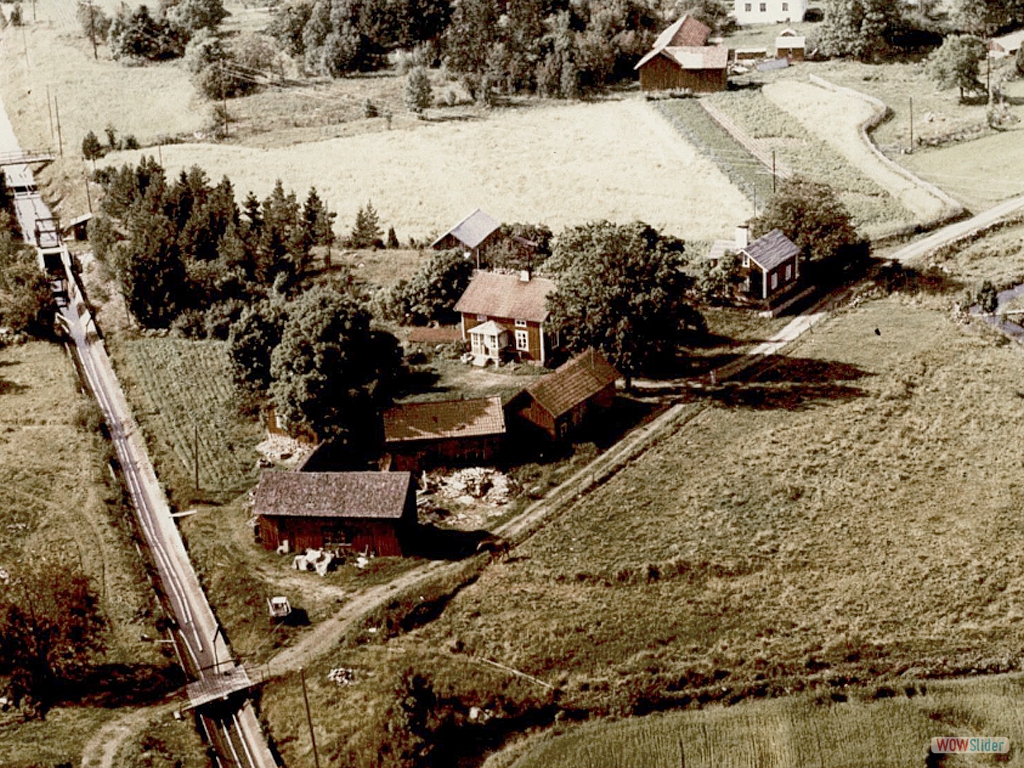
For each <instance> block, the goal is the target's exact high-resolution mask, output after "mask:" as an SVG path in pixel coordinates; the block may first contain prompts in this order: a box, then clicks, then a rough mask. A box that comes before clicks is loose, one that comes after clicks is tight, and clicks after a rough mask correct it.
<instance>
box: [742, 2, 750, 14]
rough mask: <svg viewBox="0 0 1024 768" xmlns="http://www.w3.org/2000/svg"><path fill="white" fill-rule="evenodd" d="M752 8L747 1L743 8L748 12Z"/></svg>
mask: <svg viewBox="0 0 1024 768" xmlns="http://www.w3.org/2000/svg"><path fill="white" fill-rule="evenodd" d="M750 8H751V5H750V3H745V4H744V5H743V10H744V11H746V12H747V13H750Z"/></svg>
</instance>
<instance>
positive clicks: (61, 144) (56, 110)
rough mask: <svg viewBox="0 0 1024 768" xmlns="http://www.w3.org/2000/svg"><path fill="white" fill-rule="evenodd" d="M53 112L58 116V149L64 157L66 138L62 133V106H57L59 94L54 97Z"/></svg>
mask: <svg viewBox="0 0 1024 768" xmlns="http://www.w3.org/2000/svg"><path fill="white" fill-rule="evenodd" d="M53 112H54V114H55V115H56V116H57V148H58V149H59V150H60V156H61V157H64V136H63V134H62V133H61V132H60V106H59V105H58V104H57V94H54V95H53Z"/></svg>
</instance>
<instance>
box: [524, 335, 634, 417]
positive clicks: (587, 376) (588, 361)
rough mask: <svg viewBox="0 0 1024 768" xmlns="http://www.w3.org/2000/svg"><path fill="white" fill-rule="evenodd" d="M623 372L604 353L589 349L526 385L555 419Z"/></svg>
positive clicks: (532, 395) (528, 390)
mask: <svg viewBox="0 0 1024 768" xmlns="http://www.w3.org/2000/svg"><path fill="white" fill-rule="evenodd" d="M619 376H621V374H620V373H619V372H618V371H617V370H615V367H614V366H613V365H612V364H611V363H609V362H608V361H607V360H606V359H605V357H604V355H602V354H601V353H600V352H597V351H595V350H593V349H588V350H586V351H585V352H581V353H580V354H578V355H576V357H574V358H573V359H572V360H570V361H569V362H567V363H565V364H564V365H561V366H559V367H558V368H556V369H555V370H554V371H552V372H551V373H549V374H548V375H547V376H541V377H540V379H538V380H537V381H536V382H535V383H534V384H531V385H530V386H528V387H527V388H526V391H527V392H528V393H529V394H530V396H531V397H532V398H533V399H534V400H536V401H537V403H538V404H539V405H540V406H541V407H542V408H543V409H544V410H545V411H547V412H548V413H550V414H551V415H552V416H553V417H554V418H556V419H557V418H558V417H559V416H561V415H562V414H563V413H565V412H566V411H569V410H571V409H572V408H574V407H575V406H577V405H579V404H580V403H582V402H584V401H585V400H589V399H590V398H591V397H593V396H594V395H596V394H597V393H598V392H600V391H601V390H602V389H604V388H605V387H607V386H608V385H609V384H611V383H612V382H613V381H615V380H616V379H618V378H619Z"/></svg>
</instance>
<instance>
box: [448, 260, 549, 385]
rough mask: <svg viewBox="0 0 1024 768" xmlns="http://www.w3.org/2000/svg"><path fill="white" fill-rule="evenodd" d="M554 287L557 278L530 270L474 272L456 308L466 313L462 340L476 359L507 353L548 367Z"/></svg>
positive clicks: (484, 360) (482, 361)
mask: <svg viewBox="0 0 1024 768" xmlns="http://www.w3.org/2000/svg"><path fill="white" fill-rule="evenodd" d="M554 290H555V284H554V282H552V281H551V280H548V279H546V278H543V277H533V276H531V275H530V273H529V272H528V271H523V272H522V273H521V274H519V275H503V274H499V273H497V272H477V273H476V274H475V275H473V279H472V280H471V281H470V283H469V286H468V287H467V288H466V290H465V292H464V293H463V294H462V296H461V297H460V298H459V301H458V303H456V305H455V311H456V312H459V313H461V315H462V338H463V340H468V341H469V342H470V350H471V351H472V353H473V357H474V361H476V362H479V364H485V363H487V362H488V361H494V362H498V361H499V360H501V359H502V358H503V357H506V356H507V357H515V358H517V359H519V360H525V361H528V362H535V363H540V364H541V365H544V363H545V362H546V361H547V357H548V352H549V351H550V340H549V339H548V338H547V333H546V331H545V328H544V324H545V323H546V322H547V319H548V315H549V314H550V313H549V312H548V308H547V298H548V294H550V293H553V292H554Z"/></svg>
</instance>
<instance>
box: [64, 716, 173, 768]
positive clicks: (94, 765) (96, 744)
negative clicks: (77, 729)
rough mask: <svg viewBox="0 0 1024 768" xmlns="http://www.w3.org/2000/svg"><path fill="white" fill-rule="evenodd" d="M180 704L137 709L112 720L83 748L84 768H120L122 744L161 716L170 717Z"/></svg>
mask: <svg viewBox="0 0 1024 768" xmlns="http://www.w3.org/2000/svg"><path fill="white" fill-rule="evenodd" d="M177 708H178V704H177V703H174V702H168V703H166V704H160V705H157V706H155V707H145V708H142V709H135V710H132V711H131V712H129V713H128V714H126V715H124V716H123V717H119V718H117V719H116V720H111V721H110V722H109V723H107V724H106V725H104V726H103V727H102V728H100V729H99V730H98V731H96V735H95V736H93V737H92V738H91V739H90V740H89V741H88V743H86V745H85V747H84V748H83V749H82V768H118V766H119V763H116V762H115V760H116V758H117V753H118V752H119V751H120V749H121V747H122V745H123V744H124V743H125V742H126V741H127V740H128V739H130V738H131V737H133V736H135V735H136V734H138V733H139V732H140V731H141V730H142V729H143V728H146V727H148V726H149V724H150V723H152V722H153V721H154V720H156V719H157V718H159V717H170V715H171V712H173V711H174V710H175V709H177Z"/></svg>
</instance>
